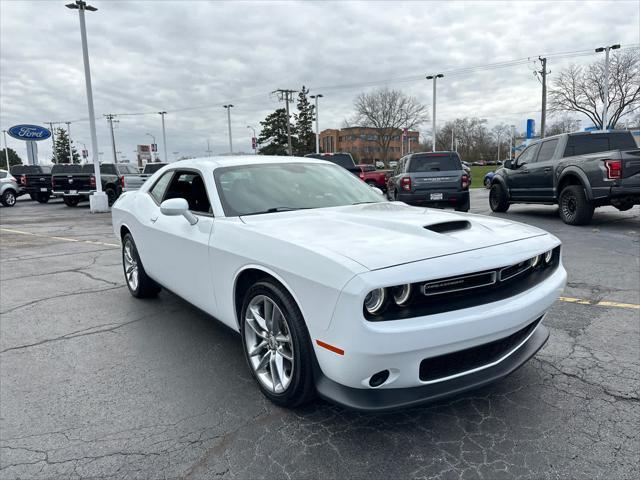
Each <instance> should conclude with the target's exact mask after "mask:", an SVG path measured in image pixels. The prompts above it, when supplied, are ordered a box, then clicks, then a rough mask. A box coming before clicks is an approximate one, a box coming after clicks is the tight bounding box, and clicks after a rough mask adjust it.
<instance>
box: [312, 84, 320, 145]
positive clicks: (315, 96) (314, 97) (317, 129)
mask: <svg viewBox="0 0 640 480" xmlns="http://www.w3.org/2000/svg"><path fill="white" fill-rule="evenodd" d="M322 97H323V95H322V94H320V93H319V94H317V95H311V98H313V99H315V101H316V153H320V127H319V126H318V124H319V120H318V99H319V98H322Z"/></svg>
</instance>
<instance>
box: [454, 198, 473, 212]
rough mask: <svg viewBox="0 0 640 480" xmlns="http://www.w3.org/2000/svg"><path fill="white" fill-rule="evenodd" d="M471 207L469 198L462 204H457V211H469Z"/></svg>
mask: <svg viewBox="0 0 640 480" xmlns="http://www.w3.org/2000/svg"><path fill="white" fill-rule="evenodd" d="M469 208H471V200H469V199H467V201H466V202H465V203H463V204H462V205H457V206H456V212H468V211H469Z"/></svg>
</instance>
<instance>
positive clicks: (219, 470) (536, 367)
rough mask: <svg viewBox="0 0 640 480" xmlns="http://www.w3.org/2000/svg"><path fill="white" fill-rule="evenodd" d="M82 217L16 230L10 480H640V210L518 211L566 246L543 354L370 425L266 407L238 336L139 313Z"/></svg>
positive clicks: (35, 213)
mask: <svg viewBox="0 0 640 480" xmlns="http://www.w3.org/2000/svg"><path fill="white" fill-rule="evenodd" d="M487 197H488V193H487V191H485V190H474V191H473V194H472V212H475V213H483V214H490V213H491V212H490V210H489V208H488V201H487ZM83 205H85V206H80V207H78V208H75V209H74V208H68V207H66V206H65V205H64V204H63V203H62V202H61V201H59V200H53V201H51V202H50V203H49V204H46V205H40V204H37V203H35V202H31V201H26V200H19V201H18V203H17V205H16V206H15V207H14V208H2V209H1V210H0V218H1V220H0V228H1V230H0V240H1V248H2V250H1V255H0V257H1V264H0V265H1V269H0V275H1V276H0V288H1V290H0V293H1V297H2V301H1V306H0V309H1V312H0V313H1V315H2V319H1V320H2V321H1V323H0V478H3V479H5V478H6V479H9V478H47V479H49V478H90V477H99V478H112V477H113V478H145V479H151V478H153V479H155V478H174V477H180V478H238V479H258V478H285V477H286V478H295V479H299V478H356V479H357V478H366V479H369V480H371V479H383V478H384V479H386V478H418V479H420V478H424V479H426V478H434V479H449V478H451V479H458V478H462V479H473V478H484V479H499V478H523V479H540V478H549V479H556V478H590V479H591V478H607V479H625V478H629V479H631V478H634V479H635V478H637V475H638V471H639V468H640V467H639V464H640V460H639V453H638V452H640V433H639V432H640V401H639V399H640V397H639V394H640V309H639V305H640V208H639V207H635V208H634V209H632V210H630V211H627V212H622V213H621V212H618V211H617V210H615V209H613V208H605V209H598V210H596V214H595V216H594V220H593V223H592V224H591V225H589V226H587V227H570V226H567V225H565V224H563V223H562V222H561V221H560V219H559V218H558V216H557V209H556V207H550V206H522V205H518V206H513V207H512V208H511V210H510V211H509V213H508V214H506V216H507V217H508V218H511V219H514V220H518V221H522V222H526V223H530V224H534V225H537V226H540V227H542V228H544V229H546V230H549V231H551V232H552V233H554V234H555V235H557V236H558V237H559V238H560V239H561V240H562V241H563V244H564V262H565V266H566V268H567V270H568V273H569V285H568V287H567V289H566V291H565V294H564V295H565V296H564V297H563V299H562V300H561V301H558V302H557V303H556V304H555V306H554V307H553V308H552V309H551V310H550V312H549V314H548V315H547V317H546V320H545V322H546V325H548V326H549V327H550V329H551V338H550V340H549V342H548V343H547V345H546V346H545V347H544V349H543V350H542V351H541V352H540V353H539V354H538V355H537V356H536V357H535V358H534V359H533V360H532V361H531V362H529V363H528V364H526V365H525V366H524V367H523V368H522V369H520V370H518V371H517V372H515V373H514V374H513V375H511V376H510V377H508V378H506V379H505V380H503V381H501V382H499V383H497V384H494V385H491V386H489V387H486V388H483V389H481V390H477V391H474V392H471V393H469V394H466V395H464V396H459V397H455V398H451V399H449V400H447V401H443V402H440V403H436V404H431V405H428V406H425V407H420V408H414V409H410V410H404V411H399V412H392V413H386V414H375V415H373V414H360V413H354V412H351V411H347V410H344V409H342V408H339V407H336V406H333V405H330V404H327V403H324V402H321V401H318V402H316V403H314V404H311V405H309V406H306V407H304V408H302V409H299V410H297V411H288V410H284V409H281V408H278V407H275V406H274V405H272V404H271V403H269V402H268V401H266V400H265V399H264V398H263V397H262V395H261V394H260V392H259V391H258V388H257V387H256V385H255V383H254V382H253V380H252V379H251V376H250V373H249V370H248V368H247V366H246V365H245V362H244V358H243V356H242V350H241V344H240V341H239V338H238V337H237V335H236V334H235V333H233V332H232V331H230V330H229V329H227V328H226V327H224V326H222V325H221V324H220V323H218V322H217V321H216V320H215V319H212V318H211V317H208V316H207V315H205V314H203V313H202V312H200V311H198V310H196V309H195V308H193V307H191V306H190V305H188V304H187V303H185V302H184V301H182V300H180V299H179V298H177V297H176V296H174V295H172V294H170V293H167V292H162V293H161V294H160V296H159V297H158V298H157V299H154V300H148V301H147V300H145V301H140V300H136V299H134V298H133V297H131V296H130V295H129V292H128V291H127V288H126V286H125V284H124V279H123V275H122V269H121V263H120V250H119V247H118V246H117V241H116V239H115V238H114V236H113V234H112V232H111V219H110V215H109V214H96V215H92V214H90V213H89V211H88V206H86V204H83Z"/></svg>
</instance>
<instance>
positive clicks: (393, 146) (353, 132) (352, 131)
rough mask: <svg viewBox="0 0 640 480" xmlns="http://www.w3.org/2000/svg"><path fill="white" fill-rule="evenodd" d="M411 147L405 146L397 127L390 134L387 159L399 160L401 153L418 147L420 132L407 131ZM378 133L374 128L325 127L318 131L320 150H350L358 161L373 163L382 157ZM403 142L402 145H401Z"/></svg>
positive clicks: (331, 151)
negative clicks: (325, 128)
mask: <svg viewBox="0 0 640 480" xmlns="http://www.w3.org/2000/svg"><path fill="white" fill-rule="evenodd" d="M407 135H408V137H409V143H410V145H411V148H410V149H408V147H407V140H406V139H405V140H404V142H402V141H401V139H402V130H400V129H397V130H395V131H394V132H393V134H392V135H391V142H390V143H389V151H388V153H387V156H388V158H387V160H399V159H400V157H401V156H402V155H403V154H407V153H408V152H410V151H413V150H415V149H416V148H417V147H418V141H419V137H420V134H419V133H418V132H413V131H409V132H407ZM378 138H379V134H378V131H377V130H376V129H375V128H368V127H348V128H342V129H340V130H336V129H327V130H323V131H322V132H320V150H321V151H322V152H324V153H335V152H350V153H351V154H352V155H353V157H354V158H355V159H356V162H360V163H374V162H375V161H377V160H384V159H383V158H382V148H381V147H380V145H379V144H378V141H377V140H378ZM403 143H404V146H403Z"/></svg>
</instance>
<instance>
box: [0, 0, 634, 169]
mask: <svg viewBox="0 0 640 480" xmlns="http://www.w3.org/2000/svg"><path fill="white" fill-rule="evenodd" d="M65 3H68V1H67V2H65V1H58V0H46V1H45V0H41V1H20V0H0V41H1V43H0V89H1V90H0V126H1V127H2V129H6V128H8V127H10V126H12V125H14V124H17V123H36V124H43V122H50V121H53V122H66V121H73V123H72V125H71V133H72V138H73V139H74V141H76V142H84V143H86V144H87V146H89V144H90V135H89V123H88V121H87V117H88V114H87V104H86V96H85V87H84V76H83V66H82V54H81V46H80V34H79V22H78V14H77V11H72V10H69V9H66V8H65V7H64V4H65ZM90 3H91V4H92V5H94V6H96V7H97V8H98V11H97V12H88V13H87V30H88V38H89V52H90V59H91V70H92V77H93V89H94V99H95V108H96V115H100V117H101V118H100V119H99V120H98V121H97V125H98V144H99V151H100V152H104V153H103V155H102V158H103V159H105V160H108V159H109V158H110V157H111V153H110V152H111V142H110V137H109V132H108V129H107V123H106V120H105V119H104V118H103V117H102V115H103V114H106V113H114V114H125V113H126V114H135V113H145V112H158V111H160V110H166V111H168V112H169V113H168V115H167V117H166V121H167V144H168V152H169V157H170V159H173V158H174V157H175V156H178V155H180V156H181V155H203V154H204V152H205V150H206V145H207V139H208V140H209V141H210V143H211V146H212V150H213V151H214V152H215V153H223V152H226V151H228V137H227V118H226V111H225V109H224V108H222V105H223V104H225V103H233V104H234V105H235V107H234V108H233V109H232V118H231V120H232V131H233V139H234V150H236V151H246V152H248V151H250V148H251V145H250V139H251V131H250V129H248V128H247V125H253V126H256V127H259V122H260V120H262V119H263V118H264V117H265V115H266V114H268V113H269V112H270V111H273V110H274V109H275V108H278V106H279V105H281V104H280V103H279V102H278V100H277V98H275V97H274V96H273V95H270V93H269V92H271V91H273V90H275V89H277V88H290V89H299V88H300V87H301V86H302V85H306V86H307V87H308V88H310V89H311V90H312V93H321V94H323V95H324V98H322V99H321V106H320V124H321V125H320V128H321V129H324V128H339V127H340V126H341V124H342V122H343V120H344V119H345V118H348V117H349V116H351V115H352V114H353V111H352V104H353V98H354V97H355V96H356V95H357V94H358V93H360V92H362V91H367V90H370V89H373V88H377V87H379V86H384V85H388V86H389V87H390V88H396V89H401V90H403V91H405V92H406V93H409V94H411V95H414V96H415V97H417V98H418V99H419V100H420V101H422V102H424V103H426V104H428V105H431V101H432V95H431V92H432V85H431V83H430V82H429V81H427V80H425V79H424V75H426V74H428V73H432V72H445V78H443V79H442V80H440V81H439V83H438V110H437V112H438V115H437V118H438V123H439V124H441V122H444V121H446V120H449V119H453V118H455V117H458V116H480V117H483V118H486V119H487V120H488V122H489V123H490V124H496V123H500V122H505V123H509V124H515V125H516V126H517V128H518V129H519V130H524V128H525V121H526V118H535V119H536V122H538V121H539V115H540V114H539V110H540V106H539V105H540V84H539V82H538V80H536V78H535V77H534V76H533V71H534V70H535V69H536V68H539V64H537V63H536V62H535V59H536V58H537V56H538V55H540V54H545V55H548V56H549V64H548V66H549V69H550V70H551V72H552V73H551V76H550V80H553V75H554V73H553V72H556V71H560V70H561V69H562V68H563V67H566V66H567V65H569V64H570V63H578V64H584V63H588V62H592V61H594V60H596V59H597V58H598V56H597V55H598V54H595V53H592V52H593V49H594V48H595V47H598V46H603V45H611V44H614V43H620V44H622V45H623V46H627V47H633V46H636V47H637V46H638V45H639V44H640V2H639V1H638V0H632V1H624V0H618V1H615V0H614V1H608V2H607V1H599V2H586V1H577V2H573V1H553V2H538V1H520V2H480V1H467V2H436V1H415V2H406V3H401V2H382V1H369V2H346V1H344V2H320V1H314V2H311V1H307V2H272V1H257V2H249V1H233V2H223V1H195V2H192V1H178V0H156V1H151V0H147V1H144V0H137V1H124V0H119V1H115V0H92V1H91V2H90ZM567 52H573V53H567ZM553 54H562V55H553ZM518 59H521V60H522V61H521V62H520V63H517V64H515V65H510V66H508V67H505V68H495V69H488V70H482V69H478V68H471V67H479V66H483V65H488V64H494V63H496V62H503V61H510V60H518ZM527 59H529V60H527ZM467 68H469V70H463V71H460V70H461V69H467ZM118 120H119V123H117V124H116V126H117V129H116V131H115V136H116V146H117V150H118V151H120V152H122V153H121V155H122V156H124V157H125V158H128V159H130V160H133V159H134V158H135V153H134V151H135V149H136V145H137V144H139V143H149V142H150V137H148V136H146V135H145V134H146V133H150V134H152V135H154V136H155V137H156V140H157V142H158V143H160V151H162V144H161V123H160V116H159V115H157V114H149V115H121V116H119V117H118ZM429 129H430V125H429V124H425V125H423V126H422V127H421V129H420V130H421V132H423V133H427V132H428V131H429ZM9 146H10V147H12V148H14V149H16V150H17V151H18V153H19V154H20V155H21V156H23V157H26V149H25V146H24V142H20V141H17V140H13V139H9ZM50 152H51V143H50V142H49V141H44V142H41V145H40V158H41V161H43V160H44V161H48V159H49V158H50V155H51V153H50ZM173 152H179V153H176V154H174V153H173Z"/></svg>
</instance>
